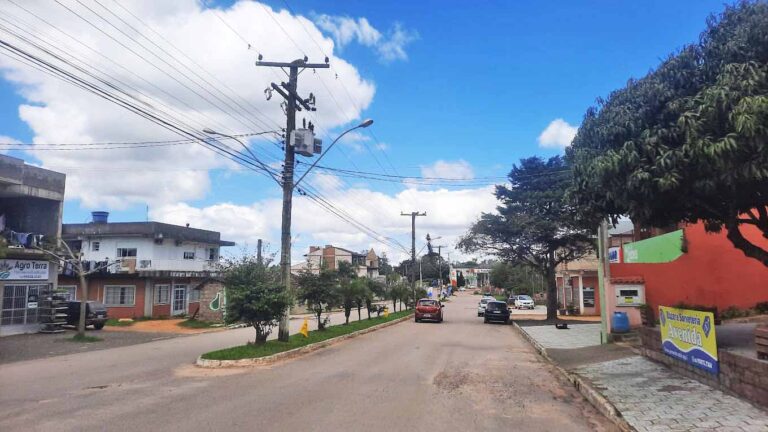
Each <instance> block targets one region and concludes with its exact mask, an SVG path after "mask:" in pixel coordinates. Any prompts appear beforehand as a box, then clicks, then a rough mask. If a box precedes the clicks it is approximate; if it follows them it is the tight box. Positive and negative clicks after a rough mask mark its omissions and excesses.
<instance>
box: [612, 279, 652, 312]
mask: <svg viewBox="0 0 768 432" xmlns="http://www.w3.org/2000/svg"><path fill="white" fill-rule="evenodd" d="M614 289H615V290H616V307H638V306H640V305H642V304H645V285H625V284H621V285H614Z"/></svg>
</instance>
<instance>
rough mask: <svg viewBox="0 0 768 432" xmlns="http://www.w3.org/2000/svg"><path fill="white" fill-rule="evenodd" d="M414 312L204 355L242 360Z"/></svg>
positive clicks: (287, 349) (410, 312)
mask: <svg viewBox="0 0 768 432" xmlns="http://www.w3.org/2000/svg"><path fill="white" fill-rule="evenodd" d="M412 313H413V310H405V311H400V312H393V313H390V314H389V316H388V317H386V318H384V317H383V316H381V317H378V318H371V319H370V320H369V319H363V320H361V321H350V323H349V324H339V325H334V326H330V327H327V328H326V329H325V330H323V331H319V330H314V331H311V332H309V337H304V336H303V335H301V334H299V333H296V334H293V335H291V336H290V338H289V339H288V342H280V341H278V340H270V341H267V342H266V343H264V344H262V345H240V346H236V347H231V348H225V349H221V350H217V351H211V352H207V353H205V354H203V355H202V357H203V358H204V359H206V360H240V359H245V358H259V357H265V356H269V355H272V354H277V353H280V352H283V351H289V350H292V349H296V348H301V347H303V346H307V345H310V344H313V343H317V342H322V341H325V340H328V339H332V338H335V337H338V336H343V335H346V334H349V333H353V332H356V331H359V330H364V329H367V328H369V327H373V326H375V325H378V324H383V323H385V322H389V321H394V320H396V319H398V318H402V317H404V316H408V315H410V314H412Z"/></svg>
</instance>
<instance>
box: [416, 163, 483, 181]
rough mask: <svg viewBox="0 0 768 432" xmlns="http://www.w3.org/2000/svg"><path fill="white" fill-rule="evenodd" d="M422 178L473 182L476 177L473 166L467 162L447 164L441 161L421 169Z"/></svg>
mask: <svg viewBox="0 0 768 432" xmlns="http://www.w3.org/2000/svg"><path fill="white" fill-rule="evenodd" d="M421 176H422V177H433V178H447V179H456V180H471V179H473V178H474V177H475V171H474V170H473V169H472V165H470V164H469V162H467V161H465V160H458V161H456V162H447V161H444V160H439V161H437V162H435V163H434V164H432V165H427V166H422V167H421Z"/></svg>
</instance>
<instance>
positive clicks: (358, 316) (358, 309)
mask: <svg viewBox="0 0 768 432" xmlns="http://www.w3.org/2000/svg"><path fill="white" fill-rule="evenodd" d="M360 309H362V306H360V305H357V320H358V321H360Z"/></svg>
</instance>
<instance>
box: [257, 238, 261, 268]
mask: <svg viewBox="0 0 768 432" xmlns="http://www.w3.org/2000/svg"><path fill="white" fill-rule="evenodd" d="M261 245H262V242H261V239H259V240H257V241H256V262H257V263H259V264H261V263H262V260H261Z"/></svg>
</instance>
